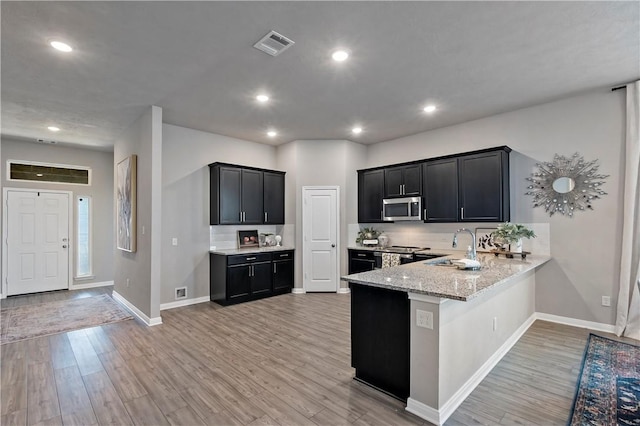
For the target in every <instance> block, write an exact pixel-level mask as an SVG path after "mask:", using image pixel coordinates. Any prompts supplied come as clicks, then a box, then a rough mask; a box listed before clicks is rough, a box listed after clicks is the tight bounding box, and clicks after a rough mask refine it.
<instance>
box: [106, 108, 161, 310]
mask: <svg viewBox="0 0 640 426" xmlns="http://www.w3.org/2000/svg"><path fill="white" fill-rule="evenodd" d="M161 123H162V109H160V108H158V107H150V108H149V109H148V110H147V111H146V112H145V113H144V114H143V115H142V116H141V117H140V118H139V119H138V120H137V121H136V122H135V123H133V124H132V125H131V126H130V127H129V128H128V129H127V131H126V132H125V134H123V135H122V136H121V137H119V138H118V139H117V140H116V141H115V146H114V154H113V155H114V158H113V160H114V161H113V168H114V170H115V168H116V167H117V163H118V162H120V161H122V160H123V159H124V158H126V157H127V156H129V155H131V154H136V155H137V156H138V167H137V172H138V174H137V194H138V197H137V227H136V231H137V250H136V252H135V253H128V252H125V251H122V250H118V249H117V248H116V249H115V256H114V281H115V291H117V292H118V293H119V294H120V295H122V296H123V297H124V298H125V299H127V300H128V301H129V302H130V303H132V304H133V305H135V306H136V307H137V308H138V309H139V310H140V311H142V313H143V314H145V315H146V316H148V317H149V318H150V319H154V318H158V317H159V316H160V299H159V293H160V281H159V271H158V270H155V271H154V269H153V268H154V267H155V268H156V269H157V268H159V262H160V247H159V241H157V240H158V239H159V238H158V237H157V235H158V234H159V232H160V228H161V227H160V224H159V223H158V222H157V221H158V220H160V219H161V212H160V209H159V208H156V210H154V207H155V206H157V205H158V204H159V203H160V202H161V199H160V196H161V194H160V191H161V185H162V182H161V175H160V173H161V170H160V161H161V154H162V153H161V148H162V127H161V126H162V124H161ZM113 185H114V188H115V186H116V182H115V177H114V181H113ZM113 194H114V195H113V196H114V198H115V196H116V194H115V191H114V193H113ZM112 239H114V240H115V233H114V236H112ZM127 279H129V286H127Z"/></svg>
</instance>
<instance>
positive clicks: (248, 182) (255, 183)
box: [242, 169, 264, 224]
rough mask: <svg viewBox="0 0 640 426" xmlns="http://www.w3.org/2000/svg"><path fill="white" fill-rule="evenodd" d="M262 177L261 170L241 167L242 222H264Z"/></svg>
mask: <svg viewBox="0 0 640 426" xmlns="http://www.w3.org/2000/svg"><path fill="white" fill-rule="evenodd" d="M262 177H263V172H260V171H257V170H247V169H242V212H243V216H242V223H245V224H261V223H263V222H264V214H263V213H264V211H263V208H264V207H263V204H262V201H263V193H264V192H263V191H264V188H263V185H262Z"/></svg>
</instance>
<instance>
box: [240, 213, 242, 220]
mask: <svg viewBox="0 0 640 426" xmlns="http://www.w3.org/2000/svg"><path fill="white" fill-rule="evenodd" d="M240 222H242V212H240Z"/></svg>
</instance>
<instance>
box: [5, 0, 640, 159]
mask: <svg viewBox="0 0 640 426" xmlns="http://www.w3.org/2000/svg"><path fill="white" fill-rule="evenodd" d="M0 7H1V13H2V28H1V31H2V33H1V37H2V58H1V59H2V62H1V65H2V93H1V94H2V99H1V101H2V104H1V107H2V117H1V118H2V127H1V132H2V135H4V136H10V137H15V138H23V139H30V140H34V139H37V138H45V139H54V140H57V141H59V142H63V143H65V142H66V143H72V144H82V145H88V146H93V147H102V148H106V149H109V147H111V146H112V145H113V141H114V139H115V138H116V137H117V136H118V135H120V134H121V132H122V131H123V130H124V129H126V128H127V127H128V126H129V125H130V124H131V123H132V122H133V121H135V120H136V119H137V118H138V117H139V115H140V114H141V113H142V112H143V111H144V110H145V109H146V108H147V107H148V106H149V105H157V106H160V107H162V108H163V121H164V122H166V123H170V124H175V125H179V126H185V127H190V128H193V129H198V130H203V131H208V132H213V133H219V134H223V135H228V136H233V137H237V138H241V139H246V140H252V141H257V142H263V143H269V144H273V145H278V144H281V143H285V142H289V141H291V140H296V139H350V140H355V141H359V142H362V143H365V144H369V143H376V142H380V141H385V140H390V139H394V138H398V137H401V136H406V135H411V134H415V133H419V132H423V131H426V130H430V129H434V128H438V127H443V126H448V125H452V124H457V123H461V122H465V121H469V120H472V119H477V118H481V117H485V116H489V115H493V114H496V113H500V112H504V111H509V110H514V109H518V108H522V107H526V106H530V105H535V104H539V103H544V102H547V101H551V100H554V99H558V98H562V97H565V96H570V95H574V94H578V93H580V92H583V91H587V90H591V89H595V88H610V87H613V86H616V85H620V84H624V83H627V82H630V81H633V80H637V79H639V78H640V22H639V17H640V9H639V8H640V3H639V2H635V1H633V2H538V1H532V2H527V1H525V2H330V1H326V2H324V1H323V2H89V1H87V2H57V1H50V2H7V1H2V2H1V6H0ZM272 29H273V30H276V31H278V32H280V33H281V34H283V35H285V36H286V37H289V38H291V39H293V40H294V41H295V45H294V46H293V47H291V48H290V49H288V50H287V51H285V52H284V53H282V54H281V55H280V56H278V57H271V56H268V55H266V54H265V53H263V52H261V51H259V50H257V49H254V48H253V47H252V46H253V44H254V43H255V42H256V41H257V40H258V39H260V38H261V37H262V36H264V35H265V34H266V33H267V32H268V31H269V30H272ZM52 37H60V38H63V39H65V40H68V42H69V43H70V44H71V45H72V46H74V48H75V50H74V51H73V52H72V53H70V54H61V53H59V52H57V51H55V50H53V49H52V48H51V47H49V46H48V44H47V41H48V40H49V39H50V38H52ZM338 46H343V47H347V48H348V49H350V50H351V52H352V55H351V58H350V59H349V60H348V61H346V62H344V63H341V64H338V63H335V62H333V61H332V60H331V59H330V53H331V52H332V51H333V50H334V48H336V47H338ZM260 91H265V92H268V93H269V94H270V95H271V97H272V102H270V103H269V105H257V102H256V101H255V100H254V97H255V95H256V94H257V93H258V92H260ZM429 102H432V103H435V104H436V105H438V107H439V110H438V111H437V112H436V113H435V114H432V115H428V114H425V113H424V112H422V107H423V106H424V105H425V104H427V103H429ZM52 124H55V125H57V126H58V127H60V128H61V129H62V130H61V131H60V132H59V133H57V134H52V133H50V132H49V131H47V130H46V127H47V126H48V125H52ZM355 124H359V125H361V126H362V127H363V128H364V132H363V133H362V134H360V135H359V136H357V137H356V136H353V135H352V134H351V133H350V129H351V128H352V127H353V126H354V125H355ZM269 127H274V128H276V129H278V131H279V132H280V135H279V136H278V137H276V138H274V139H270V138H269V137H267V136H266V134H265V132H266V130H267V128H269Z"/></svg>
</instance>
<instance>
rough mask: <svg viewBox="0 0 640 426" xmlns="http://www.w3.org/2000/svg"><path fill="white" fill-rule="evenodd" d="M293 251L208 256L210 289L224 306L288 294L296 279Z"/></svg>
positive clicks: (214, 297)
mask: <svg viewBox="0 0 640 426" xmlns="http://www.w3.org/2000/svg"><path fill="white" fill-rule="evenodd" d="M293 253H294V251H293V250H283V251H274V252H268V253H247V254H242V255H224V254H218V253H211V254H210V255H209V262H210V277H209V290H210V298H211V301H212V302H216V303H219V304H221V305H231V304H234V303H240V302H247V301H249V300H255V299H261V298H264V297H269V296H274V295H276V294H283V293H289V292H290V291H291V288H292V287H293V282H294V263H293V262H294V259H293Z"/></svg>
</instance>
